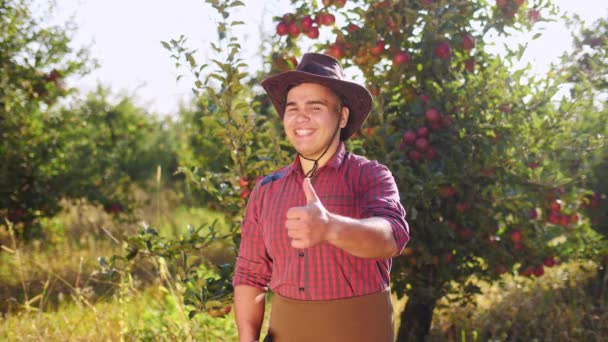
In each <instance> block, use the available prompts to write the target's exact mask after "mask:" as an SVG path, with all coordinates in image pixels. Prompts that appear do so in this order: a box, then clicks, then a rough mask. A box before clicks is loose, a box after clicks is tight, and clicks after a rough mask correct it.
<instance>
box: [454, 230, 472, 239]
mask: <svg viewBox="0 0 608 342" xmlns="http://www.w3.org/2000/svg"><path fill="white" fill-rule="evenodd" d="M457 233H458V236H459V237H460V238H461V239H470V238H472V237H473V230H472V229H471V228H467V227H463V228H460V229H459V230H458V232H457Z"/></svg>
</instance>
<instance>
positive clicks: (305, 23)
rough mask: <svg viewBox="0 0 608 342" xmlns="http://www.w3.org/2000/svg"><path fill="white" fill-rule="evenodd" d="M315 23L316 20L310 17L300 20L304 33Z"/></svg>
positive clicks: (306, 16)
mask: <svg viewBox="0 0 608 342" xmlns="http://www.w3.org/2000/svg"><path fill="white" fill-rule="evenodd" d="M313 23H314V20H312V18H311V17H310V16H309V15H305V16H303V17H302V19H300V26H301V27H302V31H304V32H306V31H308V30H309V29H310V28H311V27H312V24H313Z"/></svg>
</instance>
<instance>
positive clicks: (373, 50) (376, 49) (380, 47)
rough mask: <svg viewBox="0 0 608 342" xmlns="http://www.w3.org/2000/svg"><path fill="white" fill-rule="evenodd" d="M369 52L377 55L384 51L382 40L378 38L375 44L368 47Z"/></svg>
mask: <svg viewBox="0 0 608 342" xmlns="http://www.w3.org/2000/svg"><path fill="white" fill-rule="evenodd" d="M369 52H371V53H372V55H374V56H378V55H380V54H381V53H382V52H384V40H380V41H378V42H377V43H376V45H374V46H372V47H371V48H370V49H369Z"/></svg>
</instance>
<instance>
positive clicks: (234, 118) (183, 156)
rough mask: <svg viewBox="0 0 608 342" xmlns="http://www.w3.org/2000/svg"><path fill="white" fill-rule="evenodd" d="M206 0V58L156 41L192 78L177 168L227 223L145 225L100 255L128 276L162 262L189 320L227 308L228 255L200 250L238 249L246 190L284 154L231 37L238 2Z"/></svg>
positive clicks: (276, 126)
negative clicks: (179, 232)
mask: <svg viewBox="0 0 608 342" xmlns="http://www.w3.org/2000/svg"><path fill="white" fill-rule="evenodd" d="M206 3H207V4H208V5H210V6H211V7H213V9H214V10H215V11H216V12H217V15H218V17H219V20H218V23H217V37H218V38H217V40H216V41H215V42H213V43H211V50H210V51H211V52H212V55H213V56H212V57H211V60H210V61H209V63H203V64H201V63H200V62H199V57H198V55H197V50H196V49H193V48H190V47H189V43H188V42H187V39H186V38H185V37H184V36H181V37H178V38H176V39H171V40H169V41H163V42H162V45H163V46H164V47H165V48H166V49H167V50H168V51H169V52H170V53H171V59H172V60H173V61H174V62H175V64H176V65H177V66H178V68H179V70H180V71H183V69H185V72H187V73H189V75H190V76H192V77H193V78H194V86H193V89H192V90H193V92H194V93H195V95H196V102H195V107H194V108H192V109H187V108H183V109H182V110H181V113H180V118H179V122H178V123H177V126H176V129H177V131H178V132H179V133H178V135H179V147H178V152H177V158H178V163H179V168H178V173H180V174H183V175H184V176H185V177H186V180H187V181H188V184H190V186H192V188H193V190H194V192H200V193H202V194H201V195H200V196H199V197H198V199H199V200H201V201H206V203H204V204H205V205H207V206H208V207H210V208H211V209H213V210H216V211H218V212H220V213H222V214H224V215H225V221H226V224H227V227H220V226H218V224H216V223H212V224H210V225H196V224H195V223H193V225H192V226H189V227H188V232H187V233H185V234H184V236H182V237H180V238H179V239H167V238H165V237H162V236H159V234H158V233H157V231H156V230H155V229H154V228H153V227H145V228H144V229H142V230H141V231H140V232H139V233H138V234H137V235H135V236H131V237H129V238H128V239H127V241H126V244H125V251H124V253H123V254H122V255H115V256H113V257H111V258H109V259H108V260H106V259H100V261H101V266H102V269H103V272H104V273H106V274H108V275H116V274H122V275H125V274H128V273H129V269H130V267H131V266H132V265H133V264H135V263H138V262H140V261H141V260H142V258H143V259H147V260H152V261H153V262H154V263H155V264H156V265H158V266H159V272H161V273H162V272H163V271H162V270H161V268H160V267H161V265H166V267H167V270H168V272H170V273H171V274H173V275H176V279H177V280H176V281H177V283H178V284H177V285H178V286H176V288H178V289H180V293H179V295H180V296H181V298H182V299H183V303H184V304H185V306H186V310H187V313H188V316H189V317H190V318H192V317H194V316H195V315H197V314H198V313H201V312H206V313H208V314H210V315H212V316H224V315H226V314H227V313H228V312H229V311H230V306H229V305H230V301H231V295H232V285H231V281H232V272H233V261H234V260H229V262H228V263H224V264H215V263H214V262H213V261H212V260H209V259H208V258H204V257H201V255H200V253H201V250H203V249H206V248H210V247H211V246H214V245H215V246H217V244H218V243H220V244H221V243H223V244H224V246H226V248H229V249H231V250H232V252H233V255H236V251H237V250H238V245H239V242H240V233H239V227H240V220H241V218H242V215H243V211H244V208H245V203H246V201H247V199H248V197H249V194H250V192H251V190H252V189H253V187H254V186H255V183H256V182H257V181H258V180H259V179H260V178H261V177H263V176H266V175H267V174H269V173H270V172H272V171H274V170H275V169H276V167H277V166H278V165H282V164H284V163H285V162H286V160H287V158H289V154H288V153H287V152H286V151H285V148H284V147H285V143H284V142H283V139H282V137H281V134H280V132H281V130H280V123H279V122H278V118H277V116H276V115H274V113H271V112H270V110H269V109H270V108H271V104H270V102H269V101H268V100H267V99H265V98H264V97H262V96H259V95H257V94H256V93H255V92H254V91H252V88H253V86H252V84H255V83H258V81H257V80H256V79H255V78H256V76H255V75H253V77H250V76H251V75H250V74H249V73H248V72H247V70H246V69H247V67H248V65H247V64H246V63H245V61H244V59H243V57H242V52H241V46H240V41H239V38H238V37H236V36H234V35H233V33H234V32H233V30H234V27H235V26H238V25H240V24H242V23H241V22H239V21H238V20H235V19H233V17H232V10H233V9H234V8H238V7H240V6H243V3H242V2H240V1H238V0H237V1H233V0H226V1H217V0H207V1H206ZM285 63H286V64H285V67H293V66H292V65H289V64H288V63H289V61H285ZM181 77H182V76H178V79H179V78H181ZM198 204H200V203H198ZM169 285H170V286H173V285H175V284H169Z"/></svg>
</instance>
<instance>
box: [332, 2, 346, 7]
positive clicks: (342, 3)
mask: <svg viewBox="0 0 608 342" xmlns="http://www.w3.org/2000/svg"><path fill="white" fill-rule="evenodd" d="M344 5H346V0H334V6H336V8H342V7H344Z"/></svg>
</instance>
